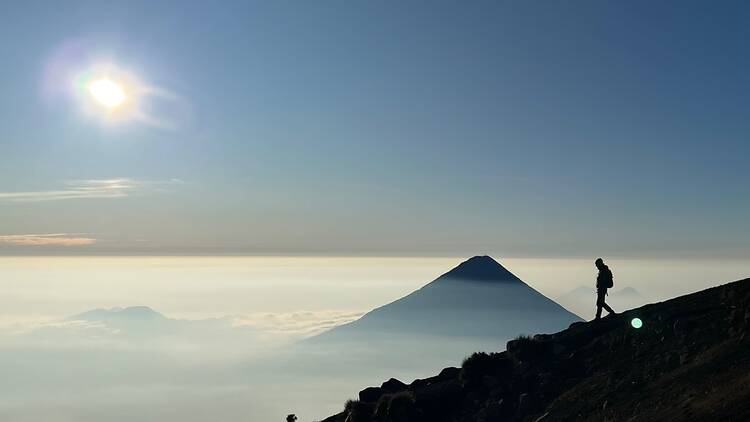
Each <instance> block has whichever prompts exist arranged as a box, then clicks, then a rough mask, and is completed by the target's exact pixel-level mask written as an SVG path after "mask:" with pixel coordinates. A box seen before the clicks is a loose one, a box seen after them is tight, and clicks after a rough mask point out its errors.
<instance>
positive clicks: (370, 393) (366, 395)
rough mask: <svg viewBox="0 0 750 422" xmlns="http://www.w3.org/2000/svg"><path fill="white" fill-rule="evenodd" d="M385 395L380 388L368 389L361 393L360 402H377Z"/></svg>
mask: <svg viewBox="0 0 750 422" xmlns="http://www.w3.org/2000/svg"><path fill="white" fill-rule="evenodd" d="M382 395H383V389H382V388H380V387H368V388H365V389H364V390H362V391H360V392H359V401H364V402H376V401H378V399H379V398H380V396H382Z"/></svg>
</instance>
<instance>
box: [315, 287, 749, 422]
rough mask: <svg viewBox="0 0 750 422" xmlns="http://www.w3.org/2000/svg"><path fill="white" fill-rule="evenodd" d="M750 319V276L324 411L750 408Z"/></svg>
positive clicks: (412, 421) (377, 417)
mask: <svg viewBox="0 0 750 422" xmlns="http://www.w3.org/2000/svg"><path fill="white" fill-rule="evenodd" d="M634 318H639V319H640V320H641V321H642V327H641V328H639V329H636V328H634V327H635V325H633V324H632V322H633V319H634ZM748 329H750V279H746V280H741V281H737V282H734V283H730V284H726V285H723V286H719V287H714V288H711V289H708V290H704V291H702V292H698V293H694V294H690V295H686V296H682V297H678V298H676V299H672V300H669V301H666V302H662V303H657V304H651V305H646V306H643V307H641V308H638V309H634V310H631V311H627V312H625V313H622V314H618V315H614V316H609V317H605V318H604V319H603V320H601V321H593V322H588V323H583V322H579V323H575V324H572V325H571V327H570V328H568V329H567V330H564V331H562V332H559V333H556V334H551V335H547V334H545V335H537V336H534V337H533V338H531V337H523V338H518V339H515V340H513V341H510V342H508V344H507V346H506V351H504V352H499V353H490V354H487V353H475V354H474V355H472V356H471V357H470V358H468V359H466V360H465V361H464V363H463V365H462V367H461V368H445V369H443V370H442V371H441V372H440V374H439V375H437V376H433V377H429V378H425V379H418V380H415V381H414V382H412V383H411V384H410V385H406V384H404V383H402V382H400V381H398V380H396V379H390V380H388V381H386V382H385V383H383V384H382V385H381V386H380V387H370V388H367V389H364V390H362V391H361V392H360V393H359V399H360V400H359V401H351V402H349V403H347V405H346V408H345V410H344V411H343V412H342V413H340V414H338V415H335V416H331V417H330V418H327V419H325V420H323V422H344V421H357V422H388V421H400V422H427V421H429V422H470V421H471V422H475V421H509V422H515V421H519V422H520V421H536V422H547V421H581V422H598V421H608V420H609V421H625V420H632V421H635V420H637V421H667V420H668V421H745V420H750V383H749V381H748V376H747V374H748V373H750V354H748V352H747V351H748V350H750V336H748V335H747V332H748Z"/></svg>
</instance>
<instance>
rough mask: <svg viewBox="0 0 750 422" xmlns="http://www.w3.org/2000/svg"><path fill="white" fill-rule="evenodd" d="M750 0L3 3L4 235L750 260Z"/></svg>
mask: <svg viewBox="0 0 750 422" xmlns="http://www.w3.org/2000/svg"><path fill="white" fill-rule="evenodd" d="M748 9H750V7H748V6H747V5H746V4H745V3H743V2H721V3H718V4H709V3H707V2H658V3H654V2H645V1H643V2H639V1H636V2H607V1H582V2H520V1H518V2H472V3H471V4H467V3H466V2H438V1H429V2H418V1H415V2H352V1H325V2H287V1H273V2H236V3H232V2H221V3H217V4H209V3H207V2H193V3H190V2H186V1H179V2H123V3H122V4H118V3H115V2H66V4H65V6H64V7H62V6H61V5H59V4H57V3H55V2H34V1H29V2H18V3H17V4H12V3H6V4H4V5H3V6H0V57H3V64H4V66H3V67H4V69H3V72H2V75H3V76H2V79H0V88H1V89H2V94H3V95H2V96H0V252H3V253H40V252H44V253H58V252H66V253H153V254H161V253H248V254H331V255H341V254H356V255H368V254H374V255H381V254H386V255H391V254H392V255H444V254H458V255H471V254H477V253H492V254H496V255H501V256H590V255H607V256H609V255H612V256H655V255H658V256H705V255H709V256H721V257H729V256H732V257H741V258H744V257H748V256H750V236H748V235H749V234H750V222H749V221H750V220H749V219H748V218H747V215H748V213H749V212H750V188H748V176H747V170H746V168H747V157H748V154H749V153H750V146H748V142H747V134H748V133H750V131H749V130H748V129H750V107H749V106H748V103H747V98H750V95H749V94H750V72H748V68H749V67H750V66H749V65H750V53H748V50H747V47H746V44H747V40H748V39H750V26H749V25H747V21H748V18H749V17H750V10H748ZM71 46H73V47H71ZM71 48H72V50H71ZM66 51H68V52H69V51H75V54H72V55H69V56H65V54H66V53H65V52H66ZM61 55H63V56H65V57H68V60H67V61H66V62H65V63H66V66H68V67H70V68H76V69H77V68H80V70H81V71H85V70H86V69H85V68H86V67H87V66H89V65H90V64H91V63H92V60H93V61H96V60H101V59H105V58H106V60H107V61H108V62H111V63H114V64H115V65H117V66H119V67H121V68H123V69H127V70H128V71H130V72H132V73H133V74H135V75H137V76H138V78H139V79H141V80H142V81H144V82H147V83H148V84H149V85H150V86H155V87H158V88H159V89H160V90H163V91H164V92H168V93H169V95H170V97H167V100H166V101H157V102H156V103H155V104H153V105H152V106H149V108H148V110H147V112H148V113H150V114H152V117H154V118H155V119H162V118H166V119H171V117H172V116H177V117H176V120H175V121H176V124H174V125H170V127H161V126H159V125H154V124H149V123H148V122H144V121H127V122H118V123H117V124H103V123H102V121H100V119H97V118H96V117H95V116H90V115H86V114H85V113H82V111H81V109H80V108H81V107H80V104H79V103H78V102H76V101H72V100H70V99H69V98H66V97H65V96H63V95H61V94H59V93H54V92H53V93H50V80H53V81H55V82H54V83H60V84H62V82H60V81H62V80H63V79H64V78H62V76H61V73H60V72H57V71H56V70H57V69H58V67H56V65H53V63H56V61H55V60H56V58H59V57H61ZM50 69H52V70H50ZM50 72H51V73H50ZM52 88H54V87H52ZM52 91H54V89H52ZM172 98H177V100H172ZM164 116H167V117H164ZM112 180H116V182H111V181H112ZM30 198H31V200H30ZM50 235H54V236H50ZM50 239H51V240H50Z"/></svg>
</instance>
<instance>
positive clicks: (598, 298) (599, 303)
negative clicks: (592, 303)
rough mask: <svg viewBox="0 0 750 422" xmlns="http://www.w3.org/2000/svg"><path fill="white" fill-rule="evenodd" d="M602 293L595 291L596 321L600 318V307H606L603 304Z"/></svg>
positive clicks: (598, 290)
mask: <svg viewBox="0 0 750 422" xmlns="http://www.w3.org/2000/svg"><path fill="white" fill-rule="evenodd" d="M604 292H605V291H603V290H601V289H597V290H596V319H599V318H601V317H602V307H603V306H606V304H605V303H604Z"/></svg>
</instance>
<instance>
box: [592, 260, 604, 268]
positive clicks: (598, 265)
mask: <svg viewBox="0 0 750 422" xmlns="http://www.w3.org/2000/svg"><path fill="white" fill-rule="evenodd" d="M594 265H596V268H602V267H604V260H603V259H601V258H596V261H594Z"/></svg>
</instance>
